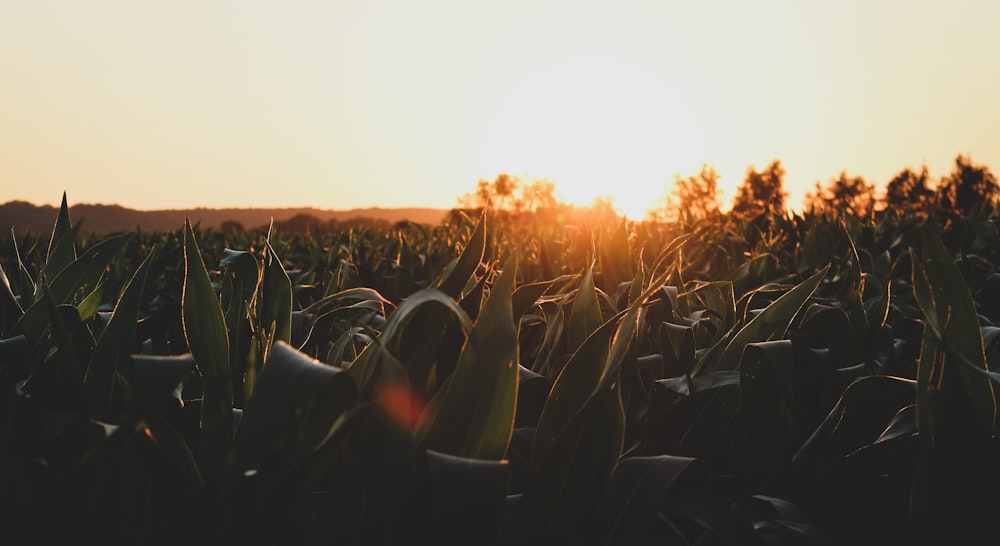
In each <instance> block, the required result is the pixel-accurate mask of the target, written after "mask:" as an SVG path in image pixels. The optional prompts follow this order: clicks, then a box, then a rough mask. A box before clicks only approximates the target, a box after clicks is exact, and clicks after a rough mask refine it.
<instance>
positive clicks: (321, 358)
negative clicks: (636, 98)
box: [0, 198, 1000, 545]
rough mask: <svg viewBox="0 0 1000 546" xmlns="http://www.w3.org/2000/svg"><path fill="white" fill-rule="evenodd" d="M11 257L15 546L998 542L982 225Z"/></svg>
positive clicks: (470, 235)
mask: <svg viewBox="0 0 1000 546" xmlns="http://www.w3.org/2000/svg"><path fill="white" fill-rule="evenodd" d="M991 199H992V198H991ZM573 214H576V216H574V215H573ZM0 244H2V247H0V250H2V254H0V266H2V281H3V282H2V283H0V533H2V535H0V536H3V537H4V542H5V543H9V544H20V543H27V542H29V541H30V542H31V543H35V544H365V545H367V544H545V545H550V544H586V545H589V544H622V545H636V544H699V545H706V544H738V545H753V544H903V543H927V544H941V543H963V544H969V543H973V542H976V541H977V540H983V539H985V540H986V541H988V542H989V543H995V542H996V541H997V540H998V539H1000V537H998V535H997V531H996V529H995V525H994V524H993V521H994V520H993V519H992V517H993V516H994V515H995V514H997V513H998V511H1000V443H998V437H997V430H998V428H997V427H998V419H997V403H996V402H997V396H996V388H997V384H998V383H1000V375H998V374H997V373H996V372H995V371H991V370H996V369H997V368H998V367H1000V356H998V355H1000V341H998V338H1000V328H998V327H997V326H996V325H995V324H996V323H997V321H1000V271H998V264H1000V223H998V217H997V210H996V208H995V206H994V203H993V202H992V201H990V200H980V202H979V204H978V205H975V206H972V207H971V208H970V209H969V210H967V211H963V212H962V213H961V214H959V213H955V211H954V210H950V211H949V210H946V209H945V208H941V207H938V208H934V207H928V208H926V209H923V210H915V207H913V206H911V205H904V206H897V207H887V208H885V210H880V211H878V212H873V211H871V210H868V211H866V212H864V213H862V214H860V215H858V214H840V213H836V212H833V211H829V210H827V211H820V210H815V209H814V210H813V211H812V212H809V213H805V214H785V213H783V212H781V211H776V210H772V209H770V208H768V207H766V206H765V207H761V208H760V209H759V210H748V211H734V212H731V213H728V214H713V215H712V216H711V218H708V219H706V218H703V217H696V218H692V217H687V218H680V219H678V220H676V221H672V222H644V223H627V222H625V221H623V220H621V219H618V218H616V217H614V216H613V215H612V214H607V211H605V214H604V215H603V216H602V215H600V214H598V213H597V212H592V213H590V216H587V215H586V214H585V213H584V212H583V211H567V210H564V211H562V213H559V212H558V211H555V210H550V211H546V210H538V211H535V212H521V213H517V214H515V213H511V212H508V211H486V212H475V213H468V212H462V211H455V212H453V213H452V214H451V215H450V216H449V217H448V219H447V220H446V221H444V222H442V223H441V224H440V225H436V226H427V225H419V224H409V223H403V224H397V225H395V226H392V227H388V228H379V229H375V228H372V229H356V230H344V231H324V232H316V231H311V232H307V233H288V232H285V233H282V232H281V230H280V229H277V228H275V229H273V230H272V231H271V232H270V233H266V232H258V231H239V232H236V231H230V232H224V231H214V230H198V229H192V227H191V226H190V225H185V226H183V229H180V230H177V231H171V232H166V233H158V234H151V233H126V234H121V235H112V236H107V237H103V238H95V237H82V236H78V234H77V233H76V231H75V230H74V228H73V226H72V223H71V221H70V217H69V215H68V212H67V209H66V208H65V207H64V208H63V210H62V212H61V213H60V215H59V217H58V220H57V221H56V224H55V226H54V229H53V231H52V233H51V235H47V234H46V235H45V236H44V237H37V236H34V235H31V234H29V235H27V236H22V237H18V238H17V239H6V240H4V241H2V243H0Z"/></svg>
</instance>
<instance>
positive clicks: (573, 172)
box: [0, 0, 1000, 217]
mask: <svg viewBox="0 0 1000 546" xmlns="http://www.w3.org/2000/svg"><path fill="white" fill-rule="evenodd" d="M0 2H2V3H3V7H2V9H0V201H7V200H10V199H23V200H28V201H32V202H35V203H57V202H58V200H59V198H60V196H61V194H62V192H63V190H66V191H67V192H68V194H69V199H70V201H71V202H72V203H85V202H87V203H90V202H109V203H120V204H123V205H127V206H133V207H137V208H179V207H190V206H298V205H312V206H318V207H322V208H350V207H360V206H384V207H395V206H434V207H450V206H454V205H455V204H456V203H457V201H456V197H457V196H459V195H461V194H464V193H467V192H470V191H472V190H473V189H474V187H475V184H476V181H477V180H478V179H480V178H490V179H492V178H494V177H495V176H496V175H497V174H498V173H501V172H509V173H511V174H515V175H518V176H523V177H527V176H532V177H537V178H548V179H550V180H552V181H554V182H555V183H556V185H557V189H558V190H559V192H560V193H561V195H562V197H563V198H564V199H567V200H569V201H572V202H578V203H589V202H590V201H591V200H592V198H593V197H594V196H597V195H608V194H614V199H615V202H616V203H617V204H618V205H619V206H620V207H621V208H622V209H624V210H626V211H630V213H631V216H633V217H634V216H636V215H637V214H639V212H638V211H640V210H642V208H643V206H644V205H649V204H653V203H655V201H656V200H657V199H658V198H659V197H661V196H662V195H663V194H664V191H665V190H664V188H665V186H666V185H667V184H669V183H670V182H671V181H672V180H673V177H674V174H681V175H690V174H694V173H696V172H697V171H698V169H699V167H700V165H701V164H702V163H706V162H707V163H713V164H715V165H716V167H717V169H718V170H719V172H720V173H721V174H722V176H723V178H722V182H721V183H722V186H723V188H724V191H725V193H724V198H725V201H726V203H727V205H728V203H729V202H730V201H731V199H732V195H733V193H734V192H733V188H734V187H735V186H736V185H737V184H738V183H739V182H740V181H741V180H742V178H743V175H744V173H745V171H746V168H747V166H749V165H756V166H757V167H758V168H762V167H764V166H766V164H767V163H769V162H770V161H771V160H772V159H775V158H780V159H781V160H782V161H783V163H784V165H785V169H786V171H787V176H786V188H787V189H789V190H790V192H791V196H790V201H791V203H792V204H793V205H795V206H798V205H799V204H800V203H801V200H802V196H803V194H804V193H805V192H806V191H807V190H809V189H811V188H812V186H813V184H814V183H815V182H816V181H817V180H821V181H824V182H825V181H827V180H829V179H831V178H834V177H835V176H836V175H837V174H838V173H839V172H840V171H841V170H842V169H846V170H847V171H848V174H851V175H856V174H860V175H862V176H864V177H866V178H867V179H868V180H870V181H872V182H876V183H877V184H878V185H879V186H880V187H881V186H883V185H884V184H885V182H886V181H887V180H888V179H889V178H890V177H891V176H892V175H893V174H894V173H896V172H898V171H899V170H901V169H902V168H904V167H907V166H909V167H914V168H919V167H920V166H921V165H922V164H925V163H926V164H927V166H928V167H929V168H930V171H931V175H932V176H933V177H935V178H936V177H939V176H941V175H943V174H945V173H947V172H948V171H949V170H950V169H951V166H952V162H953V160H954V158H955V156H956V155H957V154H959V153H963V154H971V156H972V159H973V161H975V162H977V163H984V164H986V165H988V166H990V167H991V168H992V169H993V170H994V172H997V171H1000V28H998V23H1000V2H996V1H995V0H983V1H974V0H951V1H948V2H944V1H939V2H931V1H923V2H920V1H913V0H909V1H903V0H881V1H879V0H865V1H860V0H840V1H837V2H828V1H824V2H819V1H812V0H789V1H778V0H766V1H749V0H747V1H743V0H727V1H723V0H716V1H700V2H694V1H683V2H681V1H665V0H660V1H642V2H640V1H627V0H626V1H623V0H616V1H615V2H583V1H579V0H577V1H573V2H556V1H550V0H530V1H520V0H516V1H511V0H507V1H505V2H495V1H493V2H470V1H460V0H422V1H420V2H417V1H411V2H404V1H364V2H362V1H357V0H352V1H350V2H341V1H316V2H307V1H295V2H285V1H277V0H242V1H240V2H222V1H204V0H199V1H180V0H171V1H169V2H166V1H159V0H155V1H154V0H145V1H141V2H135V1H124V0H122V1H108V0H94V1H87V2H75V1H69V0H63V1H43V0H32V1H23V2H15V1H11V0H7V1H5V2H4V1H3V0H0Z"/></svg>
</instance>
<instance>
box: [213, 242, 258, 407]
mask: <svg viewBox="0 0 1000 546" xmlns="http://www.w3.org/2000/svg"><path fill="white" fill-rule="evenodd" d="M219 265H220V267H221V268H222V298H221V302H222V303H221V305H222V309H223V311H224V314H225V321H226V328H227V330H228V332H229V370H230V376H231V378H232V384H233V402H234V403H235V405H236V406H238V407H245V404H246V401H247V400H249V399H250V397H251V396H252V395H253V385H254V379H255V377H256V374H257V372H258V371H259V370H256V369H253V370H248V369H247V368H248V366H249V365H250V345H251V342H252V341H253V336H254V332H253V331H252V328H251V317H250V314H251V313H252V309H253V307H252V305H253V301H254V297H255V296H256V294H257V285H258V283H259V281H260V279H259V267H258V263H257V258H256V257H254V255H253V254H251V253H250V252H245V251H242V252H241V251H235V250H230V249H228V248H227V249H225V250H224V251H223V257H222V260H221V261H220V263H219ZM244 378H246V381H245V380H244Z"/></svg>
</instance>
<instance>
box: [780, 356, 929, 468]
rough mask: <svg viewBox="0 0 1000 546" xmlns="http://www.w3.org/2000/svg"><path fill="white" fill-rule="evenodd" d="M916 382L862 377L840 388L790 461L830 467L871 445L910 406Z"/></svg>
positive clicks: (899, 378) (894, 378)
mask: <svg viewBox="0 0 1000 546" xmlns="http://www.w3.org/2000/svg"><path fill="white" fill-rule="evenodd" d="M915 396H916V382H915V381H913V380H910V379H904V378H901V377H890V376H884V375H872V376H865V377H861V378H859V379H856V380H854V381H853V382H852V383H851V384H850V385H848V386H847V388H846V389H844V392H843V394H841V395H840V399H839V400H838V401H837V404H836V405H835V406H834V407H833V409H831V410H830V412H829V413H828V414H827V416H826V418H825V419H823V422H822V423H820V425H819V426H818V427H816V429H815V430H814V431H813V432H812V434H811V435H810V436H809V439H807V440H806V441H805V443H803V444H802V446H801V447H799V449H798V451H796V453H795V455H794V460H795V461H796V462H797V463H799V464H804V465H822V466H824V467H830V466H833V465H835V464H836V463H837V462H838V461H839V460H840V459H841V458H843V457H845V456H847V455H848V454H849V453H851V452H853V451H855V450H857V449H860V448H862V447H864V446H866V445H870V444H871V443H873V442H875V441H876V440H877V439H878V437H879V435H880V434H881V432H882V431H883V430H885V428H886V424H887V423H888V422H889V420H890V419H892V417H893V416H894V415H896V413H897V412H899V411H900V409H901V408H903V407H905V406H907V405H909V404H912V403H913V400H914V398H915Z"/></svg>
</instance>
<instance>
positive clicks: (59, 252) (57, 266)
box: [45, 192, 78, 279]
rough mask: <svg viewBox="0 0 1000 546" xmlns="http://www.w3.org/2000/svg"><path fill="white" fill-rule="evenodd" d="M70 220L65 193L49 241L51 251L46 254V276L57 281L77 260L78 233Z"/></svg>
mask: <svg viewBox="0 0 1000 546" xmlns="http://www.w3.org/2000/svg"><path fill="white" fill-rule="evenodd" d="M77 229H78V228H74V227H73V224H72V222H70V219H69V207H68V206H67V205H66V192H63V196H62V204H61V205H59V214H58V215H57V216H56V223H55V225H54V226H53V227H52V237H51V238H50V239H49V249H48V251H47V252H46V253H45V276H46V277H48V278H50V279H55V277H56V275H58V274H59V272H60V271H62V270H63V269H64V268H65V267H66V266H68V265H69V264H71V263H73V262H74V261H75V260H76V246H75V243H74V242H75V240H76V232H77Z"/></svg>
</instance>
